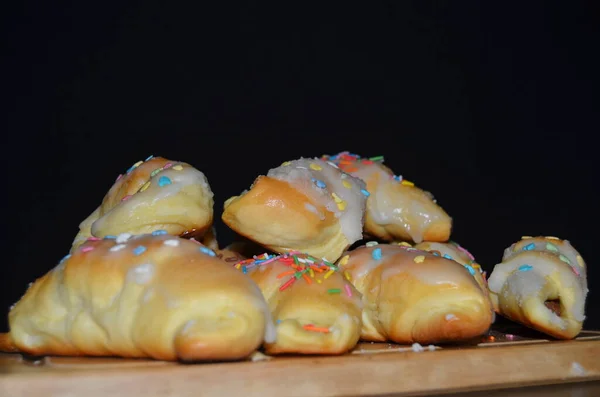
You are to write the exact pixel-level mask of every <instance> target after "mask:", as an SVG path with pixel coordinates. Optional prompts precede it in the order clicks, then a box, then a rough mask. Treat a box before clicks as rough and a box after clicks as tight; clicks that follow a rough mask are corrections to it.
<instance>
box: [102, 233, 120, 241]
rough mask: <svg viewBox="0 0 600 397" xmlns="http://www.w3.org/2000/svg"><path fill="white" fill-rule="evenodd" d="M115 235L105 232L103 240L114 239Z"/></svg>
mask: <svg viewBox="0 0 600 397" xmlns="http://www.w3.org/2000/svg"><path fill="white" fill-rule="evenodd" d="M116 238H117V236H113V235H112V234H107V235H106V236H104V239H105V240H116Z"/></svg>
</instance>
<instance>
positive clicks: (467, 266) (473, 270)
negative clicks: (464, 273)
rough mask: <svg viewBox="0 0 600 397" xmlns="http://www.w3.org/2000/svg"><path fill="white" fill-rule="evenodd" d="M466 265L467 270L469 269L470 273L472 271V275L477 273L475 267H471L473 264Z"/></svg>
mask: <svg viewBox="0 0 600 397" xmlns="http://www.w3.org/2000/svg"><path fill="white" fill-rule="evenodd" d="M465 267H466V268H467V270H468V271H469V273H471V276H474V275H475V269H473V268H472V267H471V265H465Z"/></svg>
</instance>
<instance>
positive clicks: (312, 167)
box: [310, 163, 323, 171]
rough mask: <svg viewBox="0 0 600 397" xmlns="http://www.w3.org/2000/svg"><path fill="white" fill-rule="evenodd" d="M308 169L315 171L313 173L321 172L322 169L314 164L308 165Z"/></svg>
mask: <svg viewBox="0 0 600 397" xmlns="http://www.w3.org/2000/svg"><path fill="white" fill-rule="evenodd" d="M310 168H311V169H313V170H315V171H321V170H322V169H323V168H321V166H320V165H317V164H315V163H310Z"/></svg>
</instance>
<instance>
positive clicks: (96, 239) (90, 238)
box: [87, 236, 100, 241]
mask: <svg viewBox="0 0 600 397" xmlns="http://www.w3.org/2000/svg"><path fill="white" fill-rule="evenodd" d="M98 240H100V239H99V238H98V237H94V236H92V237H88V238H87V241H98Z"/></svg>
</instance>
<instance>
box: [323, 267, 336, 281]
mask: <svg viewBox="0 0 600 397" xmlns="http://www.w3.org/2000/svg"><path fill="white" fill-rule="evenodd" d="M333 272H334V270H333V269H331V270H329V271H328V272H327V273H325V275H324V276H323V278H324V279H328V278H329V276H331V275H332V274H333Z"/></svg>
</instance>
